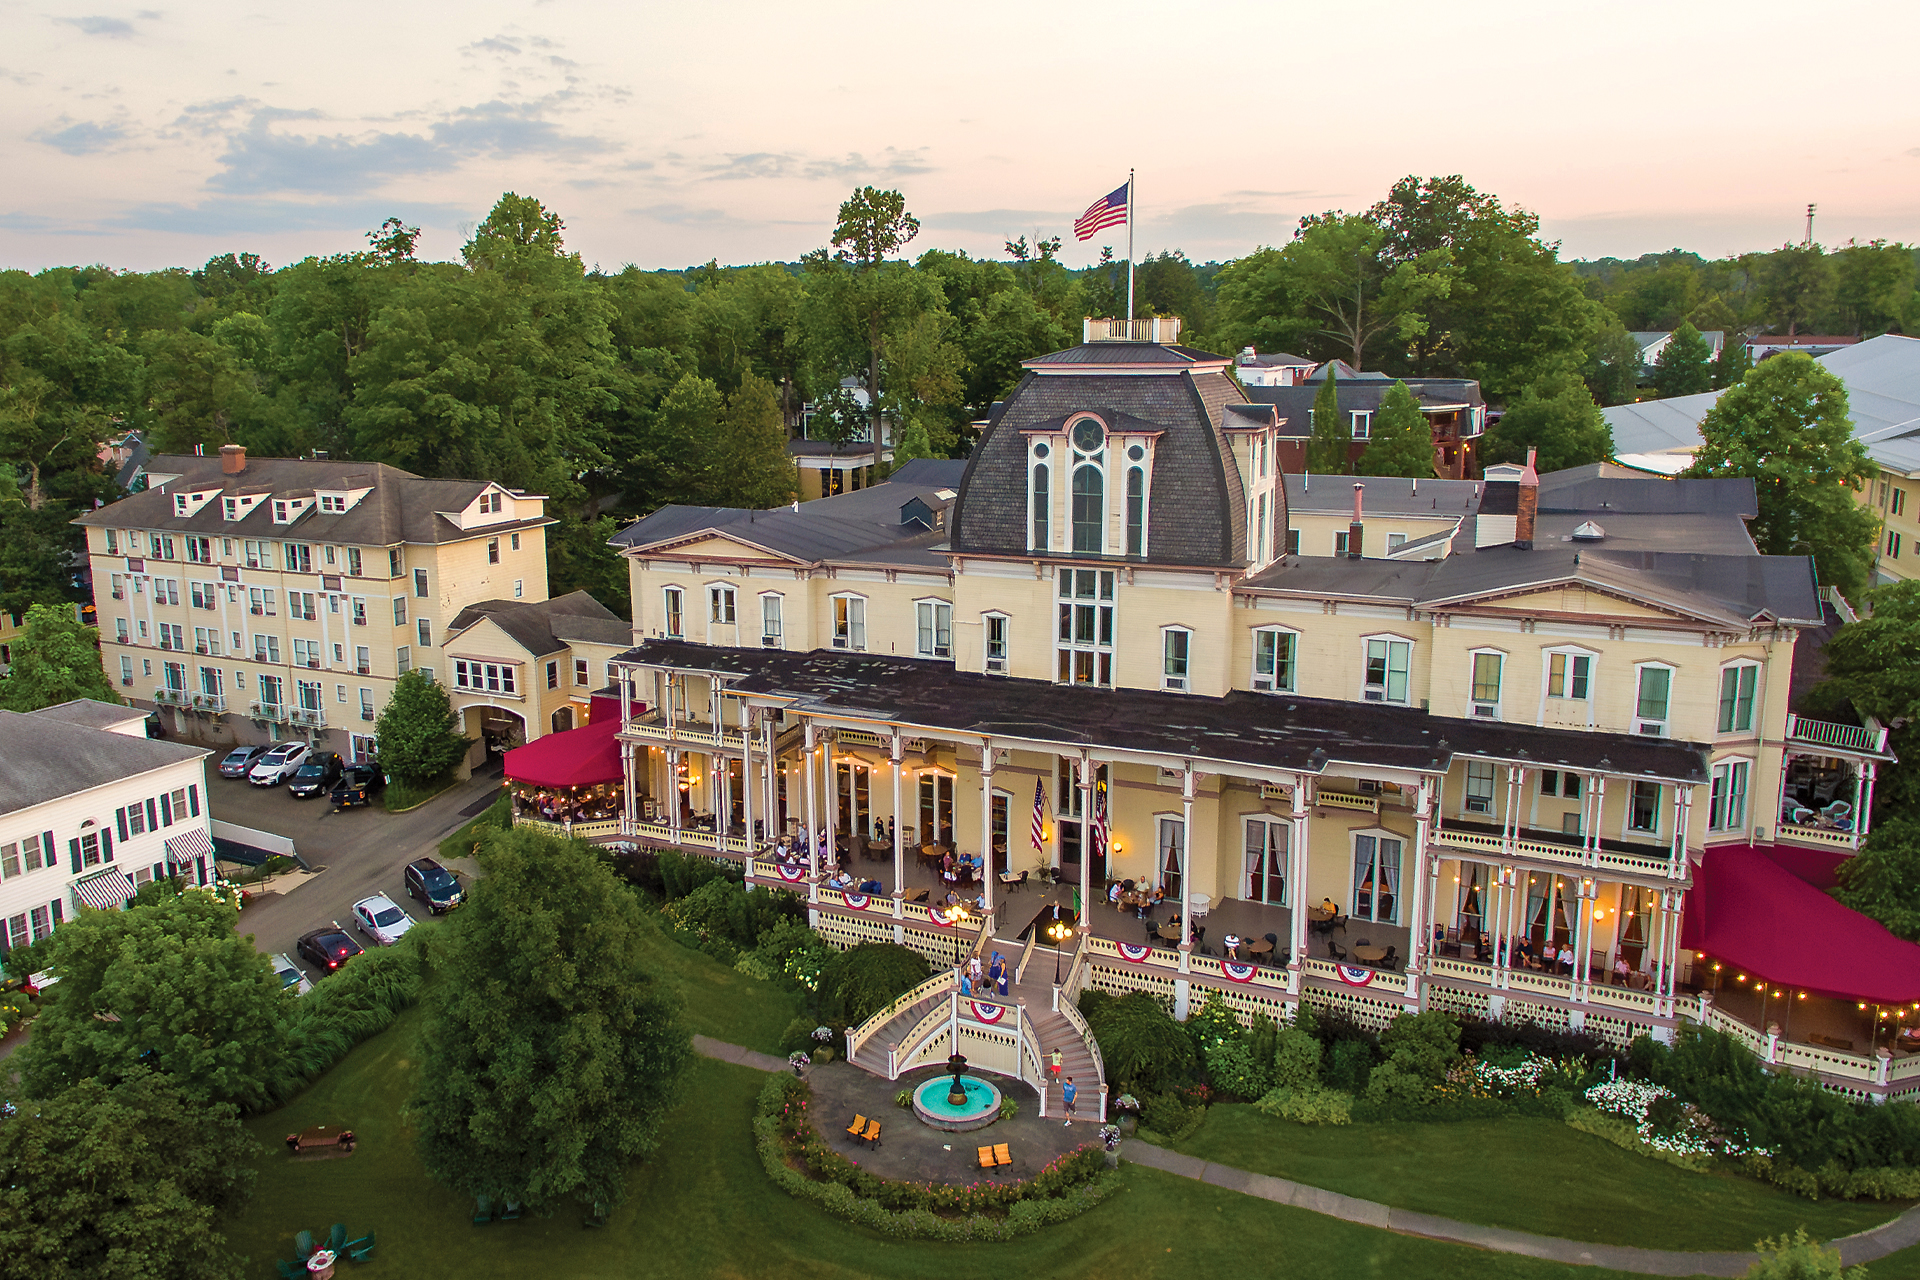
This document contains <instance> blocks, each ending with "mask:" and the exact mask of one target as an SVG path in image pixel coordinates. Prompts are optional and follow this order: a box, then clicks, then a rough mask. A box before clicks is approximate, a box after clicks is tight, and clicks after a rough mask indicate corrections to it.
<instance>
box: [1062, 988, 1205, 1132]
mask: <svg viewBox="0 0 1920 1280" xmlns="http://www.w3.org/2000/svg"><path fill="white" fill-rule="evenodd" d="M1089 997H1097V998H1089ZM1080 1011H1081V1013H1082V1014H1083V1015H1084V1016H1085V1017H1086V1019H1087V1024H1088V1026H1089V1027H1091V1028H1092V1030H1093V1034H1094V1036H1095V1038H1096V1039H1098V1040H1099V1042H1100V1056H1101V1057H1102V1059H1104V1060H1105V1063H1106V1068H1107V1078H1108V1080H1109V1081H1111V1082H1112V1083H1114V1084H1116V1085H1118V1086H1119V1087H1121V1088H1123V1089H1128V1090H1131V1091H1134V1092H1145V1093H1164V1092H1166V1091H1167V1090H1170V1089H1172V1088H1174V1087H1176V1086H1178V1085H1180V1084H1183V1083H1185V1082H1186V1081H1187V1080H1189V1079H1190V1078H1191V1077H1192V1075H1193V1069H1194V1067H1195V1065H1196V1062H1195V1054H1194V1049H1193V1040H1192V1038H1191V1037H1189V1036H1188V1034H1187V1032H1186V1031H1185V1030H1184V1029H1183V1028H1182V1027H1181V1026H1180V1024H1179V1023H1177V1022H1175V1021H1174V1020H1173V1016H1172V1015H1171V1014H1169V1013H1168V1012H1167V1010H1166V1008H1165V1006H1163V1005H1162V1004H1161V1003H1160V1002H1159V1001H1158V1000H1155V999H1154V998H1153V997H1152V996H1150V995H1148V994H1146V993H1145V992H1144V991H1130V992H1128V993H1127V994H1126V995H1124V996H1120V997H1118V998H1115V997H1113V996H1109V995H1107V994H1106V993H1105V992H1088V993H1086V995H1083V996H1082V997H1081V1002H1080ZM1143 1119H1144V1115H1143ZM1147 1123H1148V1124H1152V1122H1151V1121H1147ZM1153 1127H1154V1128H1156V1129H1157V1128H1159V1126H1158V1125H1153Z"/></svg>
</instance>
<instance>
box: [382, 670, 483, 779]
mask: <svg viewBox="0 0 1920 1280" xmlns="http://www.w3.org/2000/svg"><path fill="white" fill-rule="evenodd" d="M373 732H374V735H375V736H376V737H377V738H378V739H379V740H380V767H381V768H383V769H385V770H386V771H387V772H388V773H390V774H392V775H393V776H394V777H396V778H398V779H400V781H402V782H404V783H406V784H407V785H409V786H416V787H419V786H425V785H426V784H428V783H430V782H432V781H434V780H435V779H436V778H440V777H444V776H445V775H446V774H447V773H449V772H451V771H452V770H453V769H455V768H456V767H458V766H459V764H460V761H461V759H462V758H463V757H464V756H465V755H466V754H467V748H468V747H469V746H471V745H472V743H471V741H470V740H469V739H467V738H465V737H463V736H462V735H461V733H460V718H459V717H458V716H456V715H455V714H454V711H453V703H452V702H451V701H450V700H449V699H448V698H447V690H446V686H445V685H443V684H441V683H440V682H438V681H437V680H434V679H432V678H431V677H429V676H428V675H427V673H426V672H424V671H421V670H420V669H419V668H417V667H416V668H415V669H414V670H412V671H409V672H407V673H406V674H405V675H403V676H401V677H400V678H399V679H398V680H396V681H394V682H393V692H392V694H390V695H389V696H388V698H387V705H386V706H385V707H383V708H381V711H380V718H379V719H378V720H376V721H374V725H373Z"/></svg>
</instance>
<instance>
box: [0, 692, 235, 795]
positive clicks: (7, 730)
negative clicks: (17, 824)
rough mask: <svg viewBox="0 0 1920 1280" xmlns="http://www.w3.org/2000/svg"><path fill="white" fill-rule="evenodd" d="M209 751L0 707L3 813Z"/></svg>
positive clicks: (0, 773) (195, 756) (158, 767)
mask: <svg viewBox="0 0 1920 1280" xmlns="http://www.w3.org/2000/svg"><path fill="white" fill-rule="evenodd" d="M210 754H212V753H211V752H209V751H208V750H207V749H206V748H205V747H194V746H188V745H187V744H186V743H184V742H161V741H157V740H155V739H152V738H145V737H140V738H135V737H131V736H129V735H127V734H124V733H108V732H106V731H104V730H101V729H89V728H87V727H85V726H84V725H78V724H69V723H66V722H65V721H63V720H61V719H60V718H58V717H54V716H42V715H21V714H20V713H19V712H17V711H0V813H13V812H15V811H17V810H20V809H30V808H32V807H33V806H34V805H37V804H44V803H46V802H47V801H48V800H53V799H57V798H59V797H60V796H67V795H72V794H74V793H75V792H78V791H86V790H89V789H91V788H93V787H99V786H104V785H106V784H107V783H109V782H118V781H120V780H121V779H123V778H131V777H133V776H135V775H137V774H142V773H148V772H151V771H152V770H154V769H160V768H164V767H166V766H167V765H170V764H178V763H180V762H181V761H183V760H196V759H204V758H205V757H206V756H208V755H210ZM102 816H104V815H102Z"/></svg>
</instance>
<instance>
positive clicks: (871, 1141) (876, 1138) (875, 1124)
mask: <svg viewBox="0 0 1920 1280" xmlns="http://www.w3.org/2000/svg"><path fill="white" fill-rule="evenodd" d="M860 1141H862V1142H864V1143H866V1144H867V1145H868V1146H870V1147H877V1146H879V1145H880V1122H879V1121H878V1120H869V1121H867V1131H866V1132H865V1133H863V1134H861V1135H860Z"/></svg>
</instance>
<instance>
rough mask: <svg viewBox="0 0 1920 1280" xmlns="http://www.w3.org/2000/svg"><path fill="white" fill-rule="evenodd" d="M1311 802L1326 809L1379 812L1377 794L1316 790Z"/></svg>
mask: <svg viewBox="0 0 1920 1280" xmlns="http://www.w3.org/2000/svg"><path fill="white" fill-rule="evenodd" d="M1313 802H1314V803H1315V804H1316V805H1319V806H1321V807H1322V808H1326V809H1351V810H1352V811H1353V812H1355V813H1379V812H1380V797H1379V796H1361V795H1352V794H1349V793H1348V792H1345V791H1318V792H1315V793H1314V797H1313Z"/></svg>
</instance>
